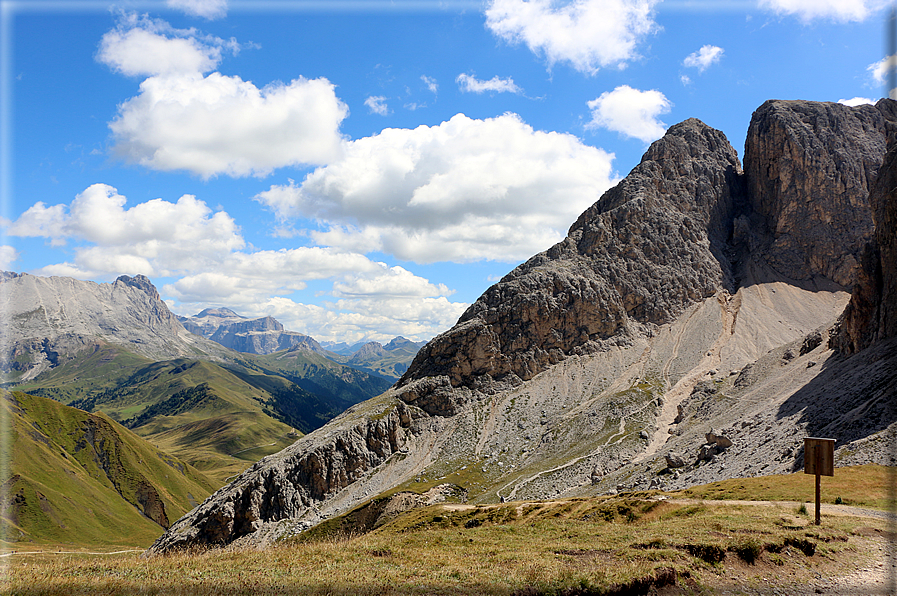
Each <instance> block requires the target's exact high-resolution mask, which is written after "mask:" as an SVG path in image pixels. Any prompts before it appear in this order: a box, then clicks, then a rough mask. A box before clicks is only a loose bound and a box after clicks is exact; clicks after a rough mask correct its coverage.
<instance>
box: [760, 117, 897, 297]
mask: <svg viewBox="0 0 897 596" xmlns="http://www.w3.org/2000/svg"><path fill="white" fill-rule="evenodd" d="M893 104H894V102H893V101H891V100H882V101H880V102H879V104H878V105H877V106H870V105H865V106H861V107H857V108H850V107H847V106H844V105H841V104H837V103H824V102H808V101H781V100H770V101H767V102H766V103H764V104H763V105H762V106H760V107H759V108H758V109H757V110H756V111H755V112H754V115H753V117H752V118H751V124H750V126H749V128H748V134H747V140H746V142H745V153H744V169H745V173H746V176H747V183H748V189H749V193H748V196H749V198H750V202H751V207H752V209H753V212H754V215H755V216H754V218H753V219H752V222H753V223H759V224H760V226H761V227H764V226H765V228H766V232H767V233H766V237H765V238H763V239H762V240H759V239H758V240H757V241H756V242H757V244H758V246H755V247H754V252H755V253H759V254H757V256H759V255H760V254H762V258H763V259H764V260H765V261H766V262H767V263H769V265H771V266H772V268H773V269H775V270H776V271H778V272H779V273H781V274H782V275H785V276H786V277H788V278H791V279H794V280H809V279H812V278H813V277H814V276H823V277H826V278H828V279H831V280H832V281H834V282H836V283H838V284H840V285H842V286H844V287H847V288H851V287H853V285H854V283H856V281H857V268H858V264H859V261H860V259H861V255H862V252H863V250H864V247H865V245H866V243H867V242H868V241H869V240H870V239H871V238H872V233H873V223H872V213H871V210H870V208H869V190H870V188H871V187H872V183H873V182H874V181H875V178H876V176H877V175H878V169H879V167H880V166H881V163H882V159H883V157H884V154H885V148H886V143H887V138H888V135H889V134H892V133H893V131H894V130H895V129H897V120H895V115H894V105H893Z"/></svg>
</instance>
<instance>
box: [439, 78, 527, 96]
mask: <svg viewBox="0 0 897 596" xmlns="http://www.w3.org/2000/svg"><path fill="white" fill-rule="evenodd" d="M455 82H456V83H458V87H460V88H461V91H467V92H471V93H484V92H486V91H488V92H490V93H523V89H521V88H520V87H518V86H517V85H516V84H515V83H514V79H512V78H511V77H508V78H506V79H500V78H498V75H496V76H494V77H492V78H491V79H489V80H488V81H481V80H480V79H478V78H476V77H475V76H473V75H469V74H465V73H461V74H459V75H458V78H456V79H455Z"/></svg>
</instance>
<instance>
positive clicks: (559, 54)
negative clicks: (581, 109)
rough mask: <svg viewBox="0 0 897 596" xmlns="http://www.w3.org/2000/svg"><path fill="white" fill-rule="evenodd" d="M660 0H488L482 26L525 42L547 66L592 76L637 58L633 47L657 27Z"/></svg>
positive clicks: (622, 65) (514, 41)
mask: <svg viewBox="0 0 897 596" xmlns="http://www.w3.org/2000/svg"><path fill="white" fill-rule="evenodd" d="M657 1H658V0H573V1H572V2H567V3H564V4H559V3H555V2H553V1H552V0H528V1H527V0H491V2H490V3H489V6H488V8H487V9H486V27H488V28H489V29H490V30H491V31H492V32H493V33H494V34H495V35H497V36H499V37H501V38H502V39H504V40H505V41H507V42H509V43H525V44H526V46H527V47H528V48H529V49H530V50H531V51H532V52H533V53H535V54H538V55H543V56H544V57H545V59H546V60H547V61H548V64H549V66H552V65H554V64H555V63H557V62H569V63H570V64H571V65H572V66H573V67H574V68H575V69H577V70H579V71H581V72H585V73H590V74H593V73H595V72H597V71H598V69H599V68H604V67H608V66H615V67H620V68H622V67H624V66H625V65H626V63H627V62H629V61H630V60H633V59H635V58H637V57H638V54H637V52H636V45H637V44H638V43H639V42H640V41H641V39H642V38H644V37H645V36H647V35H648V34H650V33H652V32H653V31H655V30H656V29H657V25H656V24H655V23H654V20H653V6H654V4H656V3H657Z"/></svg>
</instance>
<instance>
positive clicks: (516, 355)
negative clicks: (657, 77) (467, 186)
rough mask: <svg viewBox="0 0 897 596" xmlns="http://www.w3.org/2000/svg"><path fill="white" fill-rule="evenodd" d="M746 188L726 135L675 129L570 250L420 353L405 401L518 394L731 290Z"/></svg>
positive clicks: (529, 272) (534, 266)
mask: <svg viewBox="0 0 897 596" xmlns="http://www.w3.org/2000/svg"><path fill="white" fill-rule="evenodd" d="M742 191H743V182H742V180H741V165H740V163H739V161H738V157H737V153H736V152H735V150H734V149H733V148H732V146H731V145H730V144H729V142H728V140H726V137H725V135H723V133H721V132H720V131H717V130H714V129H712V128H710V127H709V126H707V125H706V124H704V123H702V122H701V121H699V120H696V119H690V120H687V121H685V122H683V123H681V124H679V125H676V126H673V127H671V128H670V130H669V131H668V132H667V134H666V135H664V137H663V138H662V139H660V140H658V141H656V142H655V143H653V144H652V145H651V147H650V148H649V150H648V152H647V153H646V154H645V157H644V159H643V160H642V161H641V163H640V164H639V165H638V166H636V167H635V169H633V171H632V172H631V173H630V174H629V175H628V176H627V177H626V178H625V179H624V180H623V181H621V182H620V183H619V184H618V185H617V186H615V187H614V188H612V189H610V190H608V191H607V192H606V193H605V194H604V195H603V196H602V197H601V198H600V199H599V200H598V202H597V203H595V204H594V205H593V206H592V207H590V208H589V209H587V210H586V211H585V212H584V213H583V214H582V215H581V216H580V217H579V219H578V220H577V221H576V222H575V223H574V224H573V225H572V226H571V228H570V233H569V235H568V236H567V238H566V239H565V240H564V241H562V242H560V243H559V244H557V245H555V246H554V247H552V248H550V249H549V250H547V251H545V252H543V253H540V254H538V255H536V256H534V257H533V258H531V259H530V260H529V261H527V262H526V263H524V264H523V265H520V266H519V267H517V268H516V269H515V270H514V271H512V272H511V273H509V274H508V275H507V276H505V278H504V279H502V280H501V281H500V282H499V283H497V284H495V285H494V286H492V287H491V288H489V289H488V290H487V291H486V293H485V294H483V296H481V297H480V298H479V299H478V300H477V301H476V302H475V303H474V304H473V305H472V306H471V307H470V308H469V309H468V310H467V311H466V312H465V313H464V314H463V315H462V316H461V318H460V320H459V321H458V324H457V325H456V326H455V327H453V328H452V329H451V330H449V331H447V332H446V333H444V334H442V335H440V336H438V337H436V338H435V339H433V340H432V341H431V342H430V343H429V344H427V345H426V346H425V347H424V348H423V349H422V350H421V351H420V352H419V353H418V355H417V357H416V358H415V360H414V362H413V363H412V365H411V367H410V368H409V370H408V371H407V372H406V373H405V375H404V376H403V377H402V379H401V380H400V383H399V384H400V385H405V386H407V387H408V392H407V393H406V394H405V395H404V397H403V398H402V399H406V400H407V401H409V402H413V403H414V404H415V405H418V406H419V407H422V408H423V409H425V410H427V411H428V412H431V413H435V412H442V413H446V412H451V411H454V409H455V408H456V407H457V405H459V404H460V403H461V402H463V401H466V400H467V399H469V398H470V395H468V394H466V393H465V392H464V391H460V392H459V391H456V390H453V389H457V388H464V389H467V390H471V391H480V392H487V393H488V392H491V391H495V390H497V389H499V388H501V387H503V386H513V385H515V384H518V383H520V382H521V381H526V380H528V379H531V378H532V377H533V376H535V375H536V374H538V373H539V372H541V371H543V370H545V369H546V368H547V367H548V366H550V365H553V364H556V363H558V362H560V361H561V360H563V359H564V358H566V357H567V356H569V355H571V354H584V353H590V352H594V351H598V350H602V349H606V348H607V347H608V346H610V345H619V344H625V343H627V342H629V341H630V339H631V337H632V336H633V335H638V334H644V333H650V332H651V331H650V329H651V326H653V325H659V324H663V323H665V322H667V321H669V320H671V319H672V318H673V317H674V316H676V315H678V314H679V313H680V312H681V311H682V309H683V308H684V307H685V306H686V305H688V304H690V303H692V302H696V301H699V300H702V299H704V298H706V297H707V296H710V295H712V294H713V293H714V292H716V291H717V290H718V289H719V288H721V287H726V286H727V285H731V283H732V282H731V279H732V274H731V271H730V266H729V261H728V259H727V258H726V256H725V248H726V239H727V237H728V236H729V235H730V230H731V225H732V224H731V221H732V217H733V215H734V213H735V212H736V210H737V208H738V205H739V204H740V203H741V202H742V200H743V199H742ZM417 383H422V386H418V385H417ZM428 396H430V397H428ZM431 397H432V400H431ZM431 401H432V403H430V402H431Z"/></svg>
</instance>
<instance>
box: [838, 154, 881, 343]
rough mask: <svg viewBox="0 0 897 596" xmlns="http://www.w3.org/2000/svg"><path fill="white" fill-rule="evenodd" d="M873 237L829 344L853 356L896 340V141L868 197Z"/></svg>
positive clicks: (866, 248)
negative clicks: (873, 227)
mask: <svg viewBox="0 0 897 596" xmlns="http://www.w3.org/2000/svg"><path fill="white" fill-rule="evenodd" d="M869 202H870V204H871V207H872V219H873V221H874V223H875V236H874V238H873V239H872V240H871V241H870V242H869V243H868V244H867V245H866V247H865V251H864V253H863V256H862V261H861V262H862V267H861V268H860V271H859V274H858V282H857V285H856V287H855V288H854V291H853V295H852V296H851V299H850V304H848V305H847V308H846V309H845V311H844V315H843V316H842V318H841V321H840V328H839V330H838V334H837V335H836V336H834V337H833V338H832V344H833V345H835V346H836V347H838V348H839V349H840V350H841V351H842V352H845V353H847V354H853V353H856V352H858V351H860V350H863V349H865V348H868V347H869V346H871V345H872V344H873V343H875V342H878V341H882V340H885V339H888V338H892V337H897V142H892V143H891V144H890V148H889V150H888V153H887V155H886V156H885V160H884V164H883V165H882V167H881V172H880V174H879V176H878V179H877V180H876V181H875V184H874V185H873V186H872V190H871V192H870V194H869Z"/></svg>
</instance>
